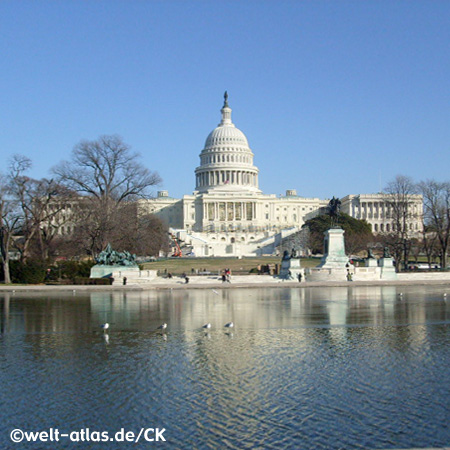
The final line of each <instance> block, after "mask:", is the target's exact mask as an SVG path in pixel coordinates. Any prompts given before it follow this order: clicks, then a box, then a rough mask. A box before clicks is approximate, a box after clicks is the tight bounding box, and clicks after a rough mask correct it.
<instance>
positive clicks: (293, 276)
mask: <svg viewBox="0 0 450 450" xmlns="http://www.w3.org/2000/svg"><path fill="white" fill-rule="evenodd" d="M299 273H302V269H301V266H300V259H299V258H290V259H283V260H282V261H281V269H280V278H284V279H285V280H298V274H299ZM302 276H303V274H302Z"/></svg>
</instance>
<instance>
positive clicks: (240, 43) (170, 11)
mask: <svg viewBox="0 0 450 450" xmlns="http://www.w3.org/2000/svg"><path fill="white" fill-rule="evenodd" d="M0 55H1V63H2V64H1V70H0V90H1V96H0V98H1V102H0V155H1V167H0V170H3V171H4V169H5V162H6V161H7V159H8V158H9V157H10V156H11V155H13V154H15V153H19V154H23V155H26V156H28V157H30V158H31V159H32V160H33V163H34V167H33V170H32V173H31V174H32V175H33V176H35V177H37V178H40V177H46V176H49V169H50V168H51V167H52V166H53V165H55V164H56V163H58V162H60V161H61V160H62V159H68V158H69V156H70V152H71V150H72V148H73V147H74V146H75V145H76V144H77V143H78V142H79V141H80V140H82V139H96V138H97V137H98V136H100V135H103V134H119V135H121V136H122V137H123V139H124V141H125V142H126V143H128V144H129V145H130V146H131V147H132V148H133V150H135V151H138V152H139V153H141V154H142V162H143V163H144V164H145V166H146V167H148V168H149V169H151V170H156V171H158V172H159V174H160V175H161V177H162V178H163V184H162V185H161V186H160V187H159V188H156V189H155V193H156V190H158V189H167V190H168V191H169V194H170V195H171V196H172V197H181V196H182V195H183V194H191V193H192V191H193V190H194V188H195V177H194V169H195V167H197V166H198V165H199V153H200V151H201V150H202V149H203V145H204V143H205V139H206V137H207V135H208V134H209V132H210V131H211V130H212V129H214V128H215V127H216V126H217V124H218V123H219V121H220V108H221V107H222V104H223V93H224V91H225V90H228V93H229V104H230V107H231V108H232V109H233V115H232V118H233V122H234V123H235V125H236V126H237V127H238V128H239V129H241V130H242V131H243V132H244V133H245V135H246V136H247V138H248V141H249V144H250V147H251V149H252V150H253V153H254V155H255V158H254V163H255V165H256V166H257V167H258V168H259V169H260V177H259V180H260V188H261V189H262V190H263V192H264V193H266V194H277V195H278V194H284V192H285V190H286V189H296V190H297V193H298V194H299V195H301V196H305V197H319V198H329V197H332V196H333V195H334V196H338V197H343V196H344V195H347V194H359V193H374V192H378V191H379V190H380V188H382V187H384V186H385V185H386V183H387V182H388V181H390V180H392V179H393V178H394V177H395V176H396V175H397V174H402V175H408V176H410V177H412V178H413V179H415V180H416V181H419V180H422V179H427V178H430V179H436V180H440V181H447V180H450V175H449V168H450V1H449V0H446V1H437V0H424V1H414V0H406V1H395V0H386V1H383V0H376V1H375V0H373V1H369V0H367V1H363V0H357V1H345V0H342V1H320V0H314V1H300V0H298V1H280V0H273V1H262V0H261V1H258V0H240V1H237V0H236V1H232V0H231V1H194V0H193V1H188V0H183V1H170V0H166V1H162V0H161V1H150V0H148V1H143V0H142V1H138V0H123V1H118V0H116V1H114V0H108V1H106V0H105V1H100V0H95V1H94V0H91V1H88V0H85V1H80V0H74V1H69V0H61V1H53V0H52V1H50V0H49V1H39V0H33V1H27V0H21V1H17V0H11V1H10V0H1V1H0Z"/></svg>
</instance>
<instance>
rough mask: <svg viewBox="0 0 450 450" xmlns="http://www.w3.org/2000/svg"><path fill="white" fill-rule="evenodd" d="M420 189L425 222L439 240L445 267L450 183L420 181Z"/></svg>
mask: <svg viewBox="0 0 450 450" xmlns="http://www.w3.org/2000/svg"><path fill="white" fill-rule="evenodd" d="M419 189H420V192H421V193H422V195H423V203H424V220H425V224H426V225H427V228H428V229H429V232H430V233H434V234H435V236H436V238H437V239H438V241H439V246H440V252H439V253H440V263H441V267H442V268H445V267H447V253H448V249H449V244H450V183H449V182H446V183H439V182H437V181H434V180H427V181H422V182H421V183H419Z"/></svg>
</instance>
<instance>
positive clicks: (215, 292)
mask: <svg viewBox="0 0 450 450" xmlns="http://www.w3.org/2000/svg"><path fill="white" fill-rule="evenodd" d="M211 290H212V291H213V292H214V294H216V295H219V293H218V292H217V291H216V290H215V289H211Z"/></svg>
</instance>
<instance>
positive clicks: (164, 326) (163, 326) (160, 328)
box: [158, 323, 167, 330]
mask: <svg viewBox="0 0 450 450" xmlns="http://www.w3.org/2000/svg"><path fill="white" fill-rule="evenodd" d="M166 328H167V323H163V324H161V325H160V326H159V327H158V330H165V329H166Z"/></svg>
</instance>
